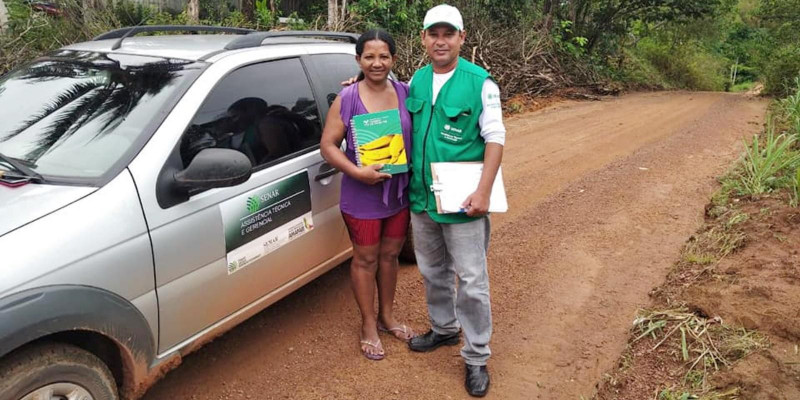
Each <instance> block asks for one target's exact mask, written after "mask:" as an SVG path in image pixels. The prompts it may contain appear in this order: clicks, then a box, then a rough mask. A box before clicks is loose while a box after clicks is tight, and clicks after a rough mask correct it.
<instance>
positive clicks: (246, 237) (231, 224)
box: [219, 170, 314, 275]
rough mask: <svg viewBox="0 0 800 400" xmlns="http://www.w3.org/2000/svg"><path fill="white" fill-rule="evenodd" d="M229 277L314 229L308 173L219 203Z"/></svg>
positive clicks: (298, 174)
mask: <svg viewBox="0 0 800 400" xmlns="http://www.w3.org/2000/svg"><path fill="white" fill-rule="evenodd" d="M219 207H220V212H221V213H222V225H223V229H224V231H225V251H226V252H227V265H228V275H230V274H232V273H234V272H236V271H238V270H240V269H242V268H244V267H246V266H247V265H249V264H251V263H252V262H253V261H255V260H258V259H259V258H261V257H264V256H265V255H267V254H269V253H271V252H273V251H275V250H276V249H278V248H280V247H281V246H283V245H285V244H286V243H289V242H291V241H292V240H294V239H297V238H298V237H300V236H302V235H304V234H306V233H308V232H309V231H311V230H312V229H314V223H313V221H312V219H311V189H310V186H309V182H308V170H304V171H301V172H298V173H296V174H294V175H290V176H288V177H286V178H283V179H281V180H278V181H275V182H271V183H269V184H267V185H264V186H261V187H259V188H258V189H254V190H252V191H250V192H247V193H245V194H242V195H239V196H237V197H235V198H233V199H230V200H228V201H225V202H224V203H222V204H220V206H219Z"/></svg>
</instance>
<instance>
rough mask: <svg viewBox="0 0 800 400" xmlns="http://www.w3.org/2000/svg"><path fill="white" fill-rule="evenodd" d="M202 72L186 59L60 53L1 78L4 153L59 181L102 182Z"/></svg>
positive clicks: (0, 145) (0, 141)
mask: <svg viewBox="0 0 800 400" xmlns="http://www.w3.org/2000/svg"><path fill="white" fill-rule="evenodd" d="M200 71H201V66H200V65H198V64H196V63H193V62H190V61H185V60H173V59H165V58H158V57H144V56H135V55H125V54H103V53H91V52H80V51H70V50H60V51H57V52H54V53H52V54H50V55H49V56H48V57H43V58H40V59H38V60H36V61H34V62H32V63H31V64H28V65H26V66H23V67H21V68H19V69H17V70H15V71H13V72H11V73H9V74H8V75H6V76H4V77H2V78H0V153H3V154H4V155H6V156H8V157H13V158H15V159H18V160H19V161H20V162H22V163H23V164H25V165H27V166H29V167H30V168H32V169H33V170H35V171H36V172H37V173H39V174H42V175H45V176H46V177H48V178H51V179H53V180H58V179H60V178H70V179H95V178H100V177H101V176H103V175H105V174H106V173H108V172H109V171H110V170H112V169H113V168H112V167H113V166H114V165H116V164H117V163H118V162H119V160H120V159H122V158H123V157H124V156H125V155H127V154H128V153H129V152H130V151H132V150H135V149H134V147H135V145H136V143H139V142H142V136H144V135H147V134H149V133H151V132H149V131H148V130H147V129H145V127H146V126H148V124H150V123H152V122H154V121H155V120H156V119H157V118H159V115H160V114H162V111H163V109H164V108H165V107H168V104H169V102H170V101H171V100H172V99H173V98H175V97H176V96H179V95H180V92H181V91H182V90H183V88H184V87H186V86H188V84H190V83H191V81H192V80H193V79H194V77H195V76H197V75H198V74H199V72H200Z"/></svg>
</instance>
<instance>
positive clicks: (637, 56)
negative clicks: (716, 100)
mask: <svg viewBox="0 0 800 400" xmlns="http://www.w3.org/2000/svg"><path fill="white" fill-rule="evenodd" d="M633 53H634V60H636V62H637V63H639V65H638V66H636V68H634V71H636V73H637V75H635V76H636V80H638V81H640V83H644V82H641V80H643V79H642V78H646V76H647V75H646V74H652V73H653V71H656V72H657V74H654V76H653V80H654V82H656V84H658V83H660V82H663V83H664V86H666V87H667V88H679V89H693V90H722V89H723V88H724V87H725V72H724V71H725V69H726V68H725V64H726V63H725V60H724V59H723V58H722V57H720V56H718V55H715V54H713V53H712V52H711V51H710V50H708V49H706V48H705V47H703V46H702V45H700V44H699V43H695V42H690V43H687V44H683V45H677V46H676V45H674V44H672V43H670V44H665V43H663V42H662V41H660V40H659V39H657V38H652V37H646V38H644V39H642V40H640V41H639V43H638V45H637V46H636V48H635V50H634V52H633ZM641 60H643V61H645V62H646V63H648V64H649V65H650V66H647V65H642V63H641ZM642 74H645V75H642Z"/></svg>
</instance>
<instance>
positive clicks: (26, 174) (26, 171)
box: [0, 153, 44, 182]
mask: <svg viewBox="0 0 800 400" xmlns="http://www.w3.org/2000/svg"><path fill="white" fill-rule="evenodd" d="M0 162H4V163H6V164H8V165H9V166H10V167H11V168H13V169H15V170H16V171H17V172H18V173H19V174H18V175H16V174H15V175H14V177H16V178H28V179H31V180H36V181H38V182H44V178H43V177H42V176H41V175H39V174H38V173H37V172H36V171H34V170H33V169H31V168H30V167H28V166H26V165H25V164H23V163H22V161H20V160H17V159H16V158H12V157H9V156H6V155H3V153H0ZM0 176H2V175H0Z"/></svg>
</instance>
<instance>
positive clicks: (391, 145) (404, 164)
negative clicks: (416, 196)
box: [350, 108, 408, 174]
mask: <svg viewBox="0 0 800 400" xmlns="http://www.w3.org/2000/svg"><path fill="white" fill-rule="evenodd" d="M350 126H351V127H352V130H353V142H355V144H356V164H357V165H358V166H359V167H362V166H366V165H372V164H383V168H381V170H380V171H381V172H386V173H388V174H401V173H403V172H408V158H407V156H406V146H405V143H404V141H403V127H402V125H401V124H400V112H399V111H398V109H396V108H395V109H391V110H386V111H379V112H374V113H368V114H361V115H356V116H354V117H353V119H352V120H350Z"/></svg>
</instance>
